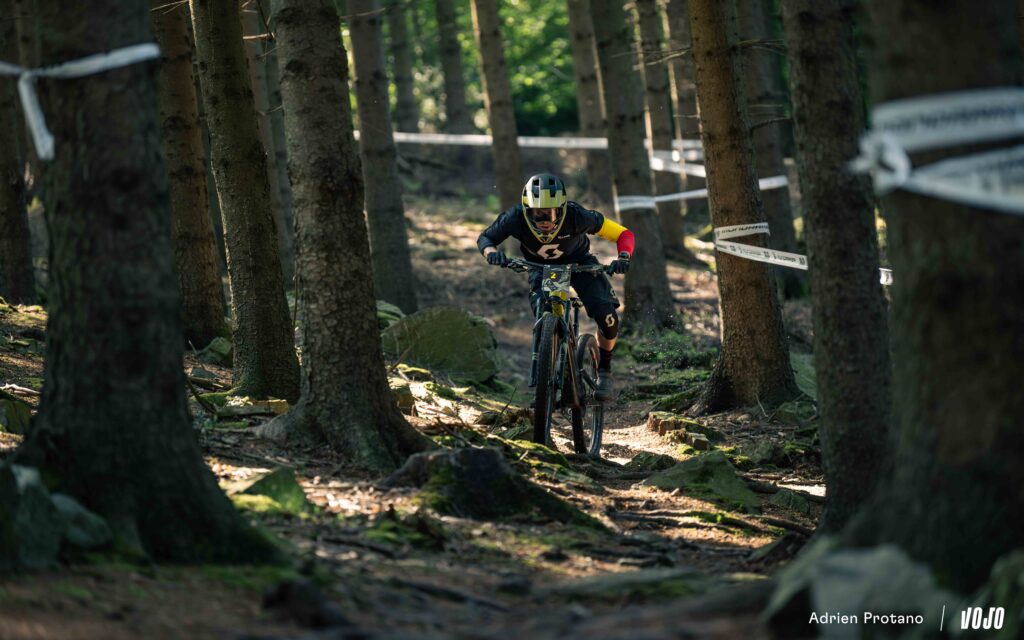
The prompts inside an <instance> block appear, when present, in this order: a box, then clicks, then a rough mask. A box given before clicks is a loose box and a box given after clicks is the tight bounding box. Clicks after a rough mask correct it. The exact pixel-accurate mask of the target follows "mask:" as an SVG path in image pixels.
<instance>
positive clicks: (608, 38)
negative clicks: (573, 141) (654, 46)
mask: <svg viewBox="0 0 1024 640" xmlns="http://www.w3.org/2000/svg"><path fill="white" fill-rule="evenodd" d="M590 5H591V10H592V18H593V21H594V34H595V37H596V39H597V52H598V56H599V58H600V62H601V81H602V89H603V91H604V104H605V109H606V111H607V115H608V152H609V154H610V156H611V164H612V175H613V176H614V193H615V197H616V198H620V197H622V196H623V195H636V196H650V195H652V185H651V164H650V159H649V158H648V156H647V149H646V148H645V147H644V101H643V89H642V87H641V80H640V76H639V75H638V74H637V72H636V71H635V70H634V68H633V65H634V64H635V63H636V60H635V57H634V55H633V51H632V42H633V38H632V36H631V34H632V27H633V25H632V22H631V21H630V20H628V19H627V17H626V12H625V11H624V10H623V8H622V3H621V2H620V0H591V2H590ZM621 217H622V222H623V224H624V225H625V226H626V227H628V228H629V229H631V230H632V231H633V233H634V234H636V254H635V255H634V257H633V266H632V267H631V268H630V270H629V273H627V274H626V283H625V290H626V309H625V314H624V323H626V324H627V326H630V327H632V328H636V329H639V328H644V327H664V326H672V325H675V323H676V312H675V305H674V304H673V303H672V294H671V293H670V292H669V288H668V274H667V272H666V269H665V253H664V250H663V249H662V245H661V229H660V228H659V226H658V218H657V214H656V212H655V210H654V208H653V207H650V208H645V209H628V210H626V211H623V212H621Z"/></svg>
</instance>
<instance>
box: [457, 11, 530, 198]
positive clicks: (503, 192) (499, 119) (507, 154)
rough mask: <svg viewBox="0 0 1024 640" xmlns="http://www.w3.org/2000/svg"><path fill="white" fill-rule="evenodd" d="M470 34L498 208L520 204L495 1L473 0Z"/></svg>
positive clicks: (512, 112) (512, 117)
mask: <svg viewBox="0 0 1024 640" xmlns="http://www.w3.org/2000/svg"><path fill="white" fill-rule="evenodd" d="M469 6H470V10H471V11H472V13H473V33H474V35H475V36H476V45H477V51H479V52H480V66H481V68H482V69H483V75H482V80H483V85H484V107H486V109H487V120H488V121H489V124H490V126H491V136H492V138H493V142H492V144H491V154H492V156H493V157H494V177H495V180H496V181H497V183H498V198H499V199H500V201H501V208H502V209H507V208H508V207H511V206H514V205H516V204H518V203H519V201H520V199H521V197H522V192H523V168H522V165H521V163H520V161H519V140H518V134H517V133H516V110H515V107H514V106H513V104H512V93H511V91H509V86H508V70H507V69H506V68H505V50H504V46H503V45H502V37H501V21H500V20H499V19H498V2H497V0H472V2H470V3H469Z"/></svg>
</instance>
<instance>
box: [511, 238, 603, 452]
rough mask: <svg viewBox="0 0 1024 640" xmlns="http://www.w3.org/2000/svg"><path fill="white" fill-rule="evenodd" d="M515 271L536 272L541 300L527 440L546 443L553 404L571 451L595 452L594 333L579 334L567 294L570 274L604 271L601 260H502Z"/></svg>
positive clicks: (599, 409)
mask: <svg viewBox="0 0 1024 640" xmlns="http://www.w3.org/2000/svg"><path fill="white" fill-rule="evenodd" d="M505 266H506V268H508V269H512V270H513V271H516V272H518V273H523V272H533V271H539V272H540V273H541V299H540V304H538V305H537V315H536V318H537V321H536V322H535V323H534V325H533V356H532V358H531V364H530V386H531V387H536V395H535V398H534V411H533V441H534V442H537V443H540V444H544V445H548V446H550V445H551V417H552V415H553V414H554V411H555V409H558V410H560V411H561V412H562V413H563V414H566V413H568V418H569V421H570V423H571V424H572V440H573V448H574V449H575V451H576V453H581V454H586V455H590V456H592V457H598V456H599V455H600V452H601V435H602V431H603V429H604V403H602V402H600V401H598V400H596V399H595V398H594V389H595V388H596V387H597V364H598V351H597V338H596V337H594V335H593V334H590V333H585V334H583V335H580V333H579V325H580V307H582V306H583V303H582V302H580V299H579V298H577V297H575V296H573V295H571V293H570V287H571V281H572V274H573V273H584V272H589V273H605V274H607V273H608V267H606V266H605V265H601V264H585V265H581V264H539V263H536V262H529V261H527V260H523V259H522V258H512V259H511V260H509V261H508V263H507V264H506V265H505Z"/></svg>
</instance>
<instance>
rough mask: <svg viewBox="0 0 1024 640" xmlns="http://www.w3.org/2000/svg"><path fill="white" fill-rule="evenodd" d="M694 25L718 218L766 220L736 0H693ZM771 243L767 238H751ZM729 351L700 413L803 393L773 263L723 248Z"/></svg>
mask: <svg viewBox="0 0 1024 640" xmlns="http://www.w3.org/2000/svg"><path fill="white" fill-rule="evenodd" d="M690 26H691V29H692V33H693V58H694V63H695V66H696V74H697V75H696V80H697V96H698V99H699V100H700V114H701V129H702V132H701V137H702V139H703V143H704V155H705V162H706V165H707V174H708V190H709V193H710V203H711V221H712V224H713V225H714V226H715V227H716V228H717V227H725V226H731V225H737V224H751V223H757V222H764V213H763V212H762V210H761V199H760V197H759V194H758V188H757V176H756V175H755V174H754V166H753V150H752V148H751V141H750V133H749V131H750V126H749V121H748V120H747V113H746V109H745V105H746V103H745V101H744V97H743V91H742V87H741V86H740V77H739V73H738V69H737V67H738V65H737V58H736V56H737V54H736V48H735V43H736V16H735V12H734V7H733V3H731V2H719V0H690ZM741 242H743V243H744V244H750V245H755V246H764V245H765V243H764V236H761V235H752V236H744V237H743V238H742V239H741ZM715 260H716V263H717V268H718V297H719V301H720V302H719V306H720V309H721V318H722V352H721V354H720V355H719V358H718V362H716V363H715V367H714V370H713V371H712V374H711V378H710V380H708V383H707V385H706V387H705V388H704V391H703V393H702V395H701V397H700V399H699V400H698V401H697V403H696V404H695V405H694V407H692V408H691V412H692V413H694V414H700V413H708V412H712V411H716V410H719V409H725V408H729V407H741V406H748V405H756V404H758V403H760V404H762V405H764V406H769V405H775V404H778V403H779V402H782V401H785V400H788V399H790V398H792V397H794V396H796V394H797V393H798V391H797V387H796V383H795V381H794V379H793V370H792V369H791V368H790V365H789V348H788V346H787V344H786V335H785V333H784V332H783V328H782V316H781V314H780V312H779V301H778V298H777V297H776V295H775V288H774V285H773V282H772V278H771V273H770V271H769V270H768V266H767V265H766V264H765V263H763V262H754V261H753V260H747V259H745V258H739V257H736V256H732V255H729V254H725V253H722V252H716V256H715Z"/></svg>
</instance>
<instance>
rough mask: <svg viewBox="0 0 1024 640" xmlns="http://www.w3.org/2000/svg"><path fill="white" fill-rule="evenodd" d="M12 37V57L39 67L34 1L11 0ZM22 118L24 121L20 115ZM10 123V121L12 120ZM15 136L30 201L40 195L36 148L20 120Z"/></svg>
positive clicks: (20, 63) (14, 59)
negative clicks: (20, 147)
mask: <svg viewBox="0 0 1024 640" xmlns="http://www.w3.org/2000/svg"><path fill="white" fill-rule="evenodd" d="M13 6H14V9H13V11H14V24H15V37H16V38H17V42H18V47H17V57H15V58H12V59H11V62H15V63H17V64H19V65H21V66H23V67H28V68H34V67H38V66H39V10H38V8H37V7H36V0H13ZM22 120H24V118H23V116H22ZM12 122H13V121H12ZM18 127H19V132H18V135H19V139H20V140H23V141H24V142H26V144H25V146H24V149H23V151H24V158H23V162H24V164H25V168H26V171H27V173H26V174H25V178H26V184H25V187H26V188H27V189H28V191H29V193H28V194H26V201H29V202H30V201H31V199H32V196H33V195H36V196H41V195H42V190H41V188H40V187H41V185H40V184H39V183H40V182H41V179H42V176H40V175H39V159H38V158H37V157H36V148H35V147H34V146H33V145H32V136H31V135H29V134H28V129H27V128H26V127H25V125H24V124H23V122H19V124H18Z"/></svg>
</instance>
